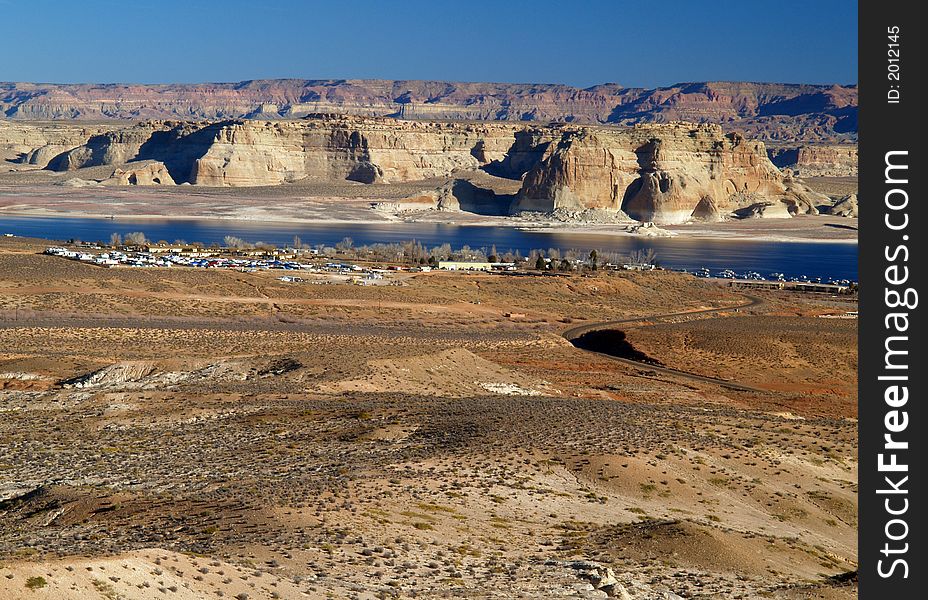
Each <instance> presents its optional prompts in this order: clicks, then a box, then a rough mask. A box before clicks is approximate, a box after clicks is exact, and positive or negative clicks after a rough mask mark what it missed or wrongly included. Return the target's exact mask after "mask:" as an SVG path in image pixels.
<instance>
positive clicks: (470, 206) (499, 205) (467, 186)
mask: <svg viewBox="0 0 928 600" xmlns="http://www.w3.org/2000/svg"><path fill="white" fill-rule="evenodd" d="M451 194H452V195H453V196H454V198H455V200H457V202H458V206H459V208H460V209H461V210H463V211H465V212H471V213H475V214H478V215H485V216H490V217H502V216H506V215H508V214H509V206H510V205H511V204H512V202H513V200H515V196H516V195H515V194H497V193H496V192H495V191H493V190H490V189H487V188H483V187H480V186H477V185H474V183H473V182H471V181H468V180H466V179H456V180H455V181H454V183H452V185H451Z"/></svg>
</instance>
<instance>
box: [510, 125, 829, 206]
mask: <svg viewBox="0 0 928 600" xmlns="http://www.w3.org/2000/svg"><path fill="white" fill-rule="evenodd" d="M822 199H823V198H821V197H820V196H818V195H817V194H815V193H813V192H812V191H811V190H809V189H807V188H806V187H805V186H803V185H802V184H800V183H799V182H797V181H794V180H792V179H791V178H789V177H787V176H784V175H783V173H781V172H780V171H779V170H778V169H777V168H776V167H775V166H774V165H773V163H771V162H770V160H769V159H768V157H767V154H766V149H765V148H764V144H763V143H762V142H759V141H755V140H747V139H745V138H744V137H743V136H741V135H740V134H735V133H731V134H724V133H723V131H722V128H721V127H719V126H717V125H692V124H686V123H675V124H667V125H639V126H636V127H633V128H627V129H607V128H575V129H569V130H566V131H564V133H563V134H562V136H561V138H560V140H559V141H558V142H557V143H555V144H551V145H550V146H549V148H548V150H547V152H546V153H545V155H544V156H543V158H542V160H541V161H540V162H539V163H538V164H536V165H535V166H534V167H533V168H532V169H531V170H530V171H529V172H528V173H527V174H526V176H525V180H524V183H523V186H522V189H521V190H520V192H519V195H518V197H517V200H516V202H515V204H514V210H545V211H551V210H557V209H560V208H565V209H577V208H605V209H612V210H619V209H621V210H623V211H624V212H625V213H626V214H628V215H629V216H630V217H632V218H634V219H636V220H639V221H653V222H656V223H661V224H668V223H682V222H685V221H689V220H692V219H702V220H718V219H720V218H723V217H724V216H726V215H728V214H731V213H733V212H736V211H738V210H741V209H744V208H746V207H750V206H752V205H758V206H760V205H766V204H770V205H771V206H773V207H774V209H773V210H769V211H768V210H763V211H755V213H754V214H763V213H769V214H770V215H773V214H777V213H780V214H783V215H785V216H788V215H789V214H800V213H802V214H815V213H816V212H817V210H816V208H815V207H816V204H817V203H818V202H820V201H821V200H822ZM781 205H782V206H781ZM777 208H782V210H776V209H777Z"/></svg>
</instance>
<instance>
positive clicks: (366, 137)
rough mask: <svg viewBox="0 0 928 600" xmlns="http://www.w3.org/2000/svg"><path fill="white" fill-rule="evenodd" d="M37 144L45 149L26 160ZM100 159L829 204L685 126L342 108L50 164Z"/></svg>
mask: <svg viewBox="0 0 928 600" xmlns="http://www.w3.org/2000/svg"><path fill="white" fill-rule="evenodd" d="M44 142H45V140H44V139H43V140H39V139H38V138H37V139H36V142H35V143H43V144H44ZM42 148H48V144H44V145H43V146H41V147H40V148H38V149H35V150H32V151H29V152H25V153H24V154H23V155H24V156H28V155H31V154H32V153H34V152H38V151H40V150H41V149H42ZM103 165H109V166H112V167H114V169H116V170H115V172H114V173H113V176H112V177H110V178H109V179H106V180H105V183H107V184H114V183H115V184H127V185H169V184H172V183H176V184H181V183H190V184H195V185H206V186H233V187H240V186H266V185H279V184H284V183H289V182H295V181H309V182H322V183H326V182H335V181H345V180H348V181H357V182H361V183H398V182H412V181H427V180H435V179H444V180H449V179H450V180H452V182H451V183H449V184H448V186H446V187H447V189H440V190H437V191H436V192H434V193H429V194H427V195H429V196H430V198H432V199H433V200H432V201H427V202H425V204H431V205H432V206H434V207H436V208H441V209H446V210H455V209H461V210H469V211H472V212H480V213H485V214H502V213H506V212H521V211H544V212H554V211H558V210H561V211H583V210H605V211H614V212H619V211H623V210H624V211H625V213H627V214H628V215H629V216H631V217H633V218H635V219H638V220H640V221H654V222H657V223H679V222H683V221H687V220H691V219H702V220H718V219H722V218H725V217H726V216H728V215H730V214H731V213H732V212H734V211H737V210H741V209H745V208H748V207H751V206H757V207H760V206H767V204H765V203H771V202H772V203H773V205H772V206H773V208H763V210H760V209H758V210H754V211H753V212H751V214H763V215H768V216H770V215H774V214H778V213H782V214H799V213H813V214H814V213H815V212H816V206H817V205H818V204H821V203H822V201H823V200H827V199H823V198H822V197H818V196H817V195H815V194H813V193H812V192H810V191H809V190H808V189H807V188H806V187H805V186H803V185H802V184H801V183H799V182H798V181H797V180H794V179H792V177H791V176H789V175H788V174H784V173H783V172H781V171H780V170H779V169H777V168H776V166H774V165H773V163H771V162H770V160H769V159H768V157H767V153H766V149H765V147H764V144H763V142H760V141H757V140H749V139H746V138H745V137H744V136H742V135H740V134H738V133H727V134H726V133H724V132H723V130H722V128H721V127H720V126H718V125H709V124H703V125H694V124H692V123H668V124H646V125H636V126H634V127H613V126H594V125H567V124H551V125H547V126H527V125H518V124H510V123H449V122H425V121H404V120H397V119H388V118H372V117H347V116H343V115H312V116H310V117H307V118H304V119H300V120H293V121H280V120H237V121H225V122H220V123H210V122H176V121H148V122H143V123H139V124H136V125H134V126H131V127H122V128H117V129H115V130H113V131H105V132H101V133H94V134H93V135H90V136H89V138H88V139H87V140H86V141H85V142H84V143H82V144H81V145H79V146H77V147H74V148H70V149H68V150H65V151H63V152H61V153H59V154H58V155H57V156H54V157H53V158H51V159H50V160H49V161H48V167H47V168H48V169H51V170H56V171H76V170H79V169H82V168H84V167H99V166H103ZM478 170H482V171H485V172H486V173H487V174H490V175H494V176H496V177H497V178H505V179H508V180H510V181H511V182H512V183H513V184H515V185H518V182H519V180H520V179H522V182H521V186H520V189H519V190H518V193H517V194H514V195H513V194H512V193H511V192H509V191H507V192H505V193H504V194H499V195H497V194H496V193H494V192H492V191H490V190H487V189H483V188H481V186H479V185H474V184H473V183H471V182H470V181H468V179H467V177H465V176H464V175H466V174H474V173H477V172H478ZM486 176H487V175H484V177H486ZM512 189H513V191H514V190H515V188H514V187H513V188H512ZM417 202H419V201H417ZM419 204H422V203H421V202H419ZM779 204H782V205H783V210H779V209H780V206H779ZM749 212H750V211H749Z"/></svg>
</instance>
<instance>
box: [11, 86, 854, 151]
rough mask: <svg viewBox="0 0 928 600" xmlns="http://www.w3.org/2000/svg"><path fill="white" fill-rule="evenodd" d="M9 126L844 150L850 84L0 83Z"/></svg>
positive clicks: (850, 125) (848, 136)
mask: <svg viewBox="0 0 928 600" xmlns="http://www.w3.org/2000/svg"><path fill="white" fill-rule="evenodd" d="M0 113H2V115H3V116H5V118H7V119H11V120H33V121H34V120H39V121H46V120H82V121H99V120H132V121H137V120H143V119H158V120H164V119H173V120H209V121H223V120H228V119H243V118H251V119H296V118H301V117H303V116H305V115H307V114H311V113H338V114H343V115H357V116H368V117H385V116H390V117H396V118H401V119H413V120H417V119H418V120H442V121H449V120H450V121H518V122H534V123H548V122H561V123H582V124H607V123H608V124H616V125H633V124H635V123H666V122H670V121H689V122H693V123H720V124H724V125H725V127H726V129H728V130H736V131H740V132H742V133H744V134H746V135H748V136H750V137H753V138H757V139H762V140H766V141H775V142H797V141H802V142H806V143H813V142H814V143H825V142H829V143H838V142H843V143H853V142H856V139H857V86H841V85H806V84H778V83H749V82H697V83H680V84H675V85H672V86H668V87H662V88H655V89H644V88H626V87H622V86H619V85H616V84H611V83H610V84H602V85H596V86H592V87H589V88H584V89H581V88H575V87H571V86H568V85H560V84H513V83H462V82H447V81H402V80H396V81H393V80H303V79H277V80H257V81H243V82H238V83H203V84H165V85H142V84H125V85H99V84H33V83H0Z"/></svg>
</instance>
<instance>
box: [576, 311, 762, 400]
mask: <svg viewBox="0 0 928 600" xmlns="http://www.w3.org/2000/svg"><path fill="white" fill-rule="evenodd" d="M744 297H745V298H747V300H748V301H747V302H745V303H744V304H739V305H737V306H725V307H721V308H707V309H704V310H694V311H685V312H676V313H664V314H660V315H647V316H644V317H633V318H628V319H618V320H615V321H602V322H600V323H587V324H585V325H579V326H577V327H571V328H570V329H568V330H566V331H564V332H563V333H561V336H563V337H564V339H566V340H567V341H569V342H571V343H573V341H574V340H575V339H577V338H578V337H580V336H581V335H583V334H584V333H588V332H590V331H595V330H597V329H611V328H612V327H614V326H615V325H621V324H625V323H637V322H640V321H659V320H662V319H668V318H671V317H683V316H692V315H703V314H707V313H716V312H725V311H731V310H741V309H744V308H750V307H752V306H757V305H758V304H761V303H762V302H763V300H761V299H760V298H757V297H755V296H748V295H747V294H744ZM581 350H583V349H582V348H581ZM583 351H584V352H590V353H592V354H598V355H599V356H602V357H604V358H608V359H609V360H614V361H617V362H620V363H625V364H627V365H631V366H633V367H639V368H645V369H647V370H649V371H655V372H658V373H664V374H665V375H673V376H675V377H682V378H684V379H689V380H691V381H699V382H701V383H713V384H715V385H719V386H722V387H725V388H729V389H732V390H738V391H741V392H759V393H764V392H766V391H767V390H761V389H758V388H754V387H751V386H749V385H744V384H743V383H738V382H737V381H727V380H725V379H717V378H715V377H706V376H704V375H697V374H696V373H690V372H688V371H680V370H678V369H671V368H669V367H659V366H656V365H652V364H650V363H646V362H641V361H637V360H632V359H630V358H620V357H618V356H612V355H610V354H605V353H603V352H595V351H593V350H583Z"/></svg>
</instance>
